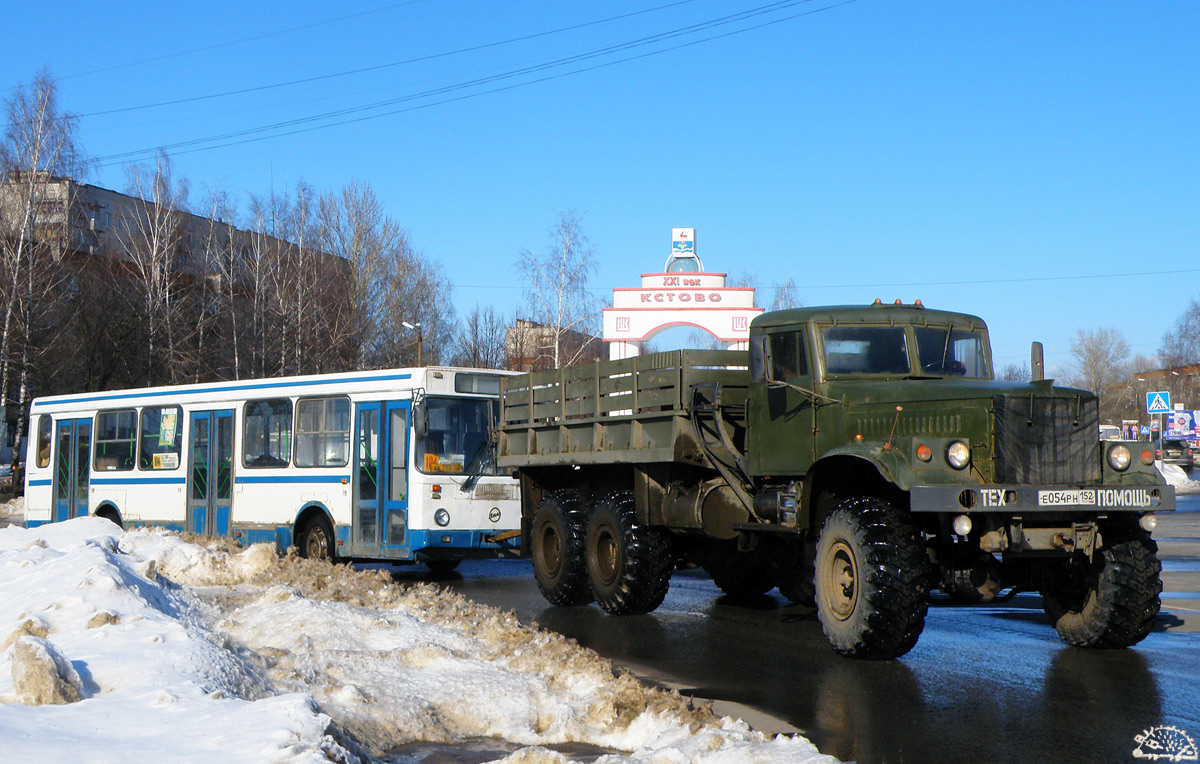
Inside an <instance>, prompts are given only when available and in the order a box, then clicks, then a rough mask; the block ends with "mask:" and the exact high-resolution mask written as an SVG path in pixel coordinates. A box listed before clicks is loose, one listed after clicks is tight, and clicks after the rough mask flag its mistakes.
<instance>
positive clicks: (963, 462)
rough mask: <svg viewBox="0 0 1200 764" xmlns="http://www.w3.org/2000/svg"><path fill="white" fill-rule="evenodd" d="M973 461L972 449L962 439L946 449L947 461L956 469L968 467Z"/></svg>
mask: <svg viewBox="0 0 1200 764" xmlns="http://www.w3.org/2000/svg"><path fill="white" fill-rule="evenodd" d="M970 461H971V449H969V448H967V444H966V443H963V442H962V441H961V440H956V441H954V442H953V443H951V444H950V446H949V447H948V448H947V449H946V463H947V464H949V465H950V466H951V467H953V468H954V469H956V470H961V469H962V468H963V467H966V466H967V464H969V463H970Z"/></svg>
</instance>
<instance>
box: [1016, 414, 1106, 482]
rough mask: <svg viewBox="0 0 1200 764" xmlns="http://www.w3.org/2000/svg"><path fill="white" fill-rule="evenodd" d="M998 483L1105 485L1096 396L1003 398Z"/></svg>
mask: <svg viewBox="0 0 1200 764" xmlns="http://www.w3.org/2000/svg"><path fill="white" fill-rule="evenodd" d="M994 412H995V417H996V429H995V437H996V452H995V455H996V482H997V483H1017V484H1020V483H1046V484H1050V485H1077V484H1086V483H1099V482H1100V439H1099V425H1100V406H1099V400H1098V399H1096V398H1094V397H1084V396H1075V397H1072V398H1039V397H1036V396H1031V395H997V396H996V397H995V399H994Z"/></svg>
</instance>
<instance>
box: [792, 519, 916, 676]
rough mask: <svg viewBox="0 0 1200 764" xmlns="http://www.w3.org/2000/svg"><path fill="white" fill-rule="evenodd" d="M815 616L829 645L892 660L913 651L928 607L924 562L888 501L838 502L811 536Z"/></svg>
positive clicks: (908, 526) (911, 530) (910, 527)
mask: <svg viewBox="0 0 1200 764" xmlns="http://www.w3.org/2000/svg"><path fill="white" fill-rule="evenodd" d="M815 573H816V575H815V584H816V600H817V617H818V618H819V620H820V621H821V629H822V630H823V631H824V632H825V637H826V639H828V640H829V644H830V645H831V646H832V647H833V649H834V650H835V651H836V652H838V653H841V654H842V655H847V656H850V657H854V658H898V657H900V656H901V655H904V654H905V653H907V652H908V651H909V650H911V649H912V647H913V645H915V644H916V643H917V638H918V637H920V636H921V631H922V630H923V629H924V628H925V613H926V611H927V610H928V608H929V603H928V601H927V598H926V597H927V585H928V578H929V561H928V558H927V557H926V555H925V545H924V543H923V541H922V540H921V537H920V534H919V532H918V531H917V528H916V526H915V525H914V524H913V522H912V521H911V520H910V519H909V517H908V516H907V515H906V514H904V513H903V512H900V511H899V510H897V509H895V508H893V507H892V505H891V504H889V503H888V502H886V501H884V500H882V499H877V498H874V497H856V498H853V499H847V500H845V501H843V502H841V503H840V504H838V505H837V506H836V507H835V508H834V510H833V512H831V513H830V514H829V517H828V518H826V520H825V524H824V526H822V528H821V535H820V538H819V539H818V541H817V554H816V566H815Z"/></svg>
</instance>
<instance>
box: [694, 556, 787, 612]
mask: <svg viewBox="0 0 1200 764" xmlns="http://www.w3.org/2000/svg"><path fill="white" fill-rule="evenodd" d="M731 546H732V548H719V549H714V550H713V551H712V553H711V554H709V555H707V556H706V558H705V560H704V564H703V567H704V570H705V572H706V573H708V575H710V576H712V580H713V583H714V584H716V585H717V588H718V589H720V590H721V591H723V592H724V593H725V595H726V596H727V597H731V598H733V599H747V598H750V597H759V596H762V595H763V594H766V593H767V592H769V591H771V590H772V589H774V588H775V576H774V574H773V572H772V571H771V568H770V567H769V566H767V565H765V564H756V562H755V561H753V560H750V559H749V554H748V553H746V552H741V553H739V552H738V551H737V547H736V545H731Z"/></svg>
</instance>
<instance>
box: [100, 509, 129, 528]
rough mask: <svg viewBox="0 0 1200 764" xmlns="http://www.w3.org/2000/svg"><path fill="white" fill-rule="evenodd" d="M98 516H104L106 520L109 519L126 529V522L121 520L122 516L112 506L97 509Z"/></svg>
mask: <svg viewBox="0 0 1200 764" xmlns="http://www.w3.org/2000/svg"><path fill="white" fill-rule="evenodd" d="M96 517H103V518H104V519H105V520H108V521H109V522H110V523H113V524H114V525H116V526H117V527H118V528H120V529H121V530H124V529H125V524H124V523H122V522H121V516H120V515H119V514H117V511H116V510H115V509H113V508H112V507H105V508H103V509H100V510H97V511H96Z"/></svg>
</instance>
